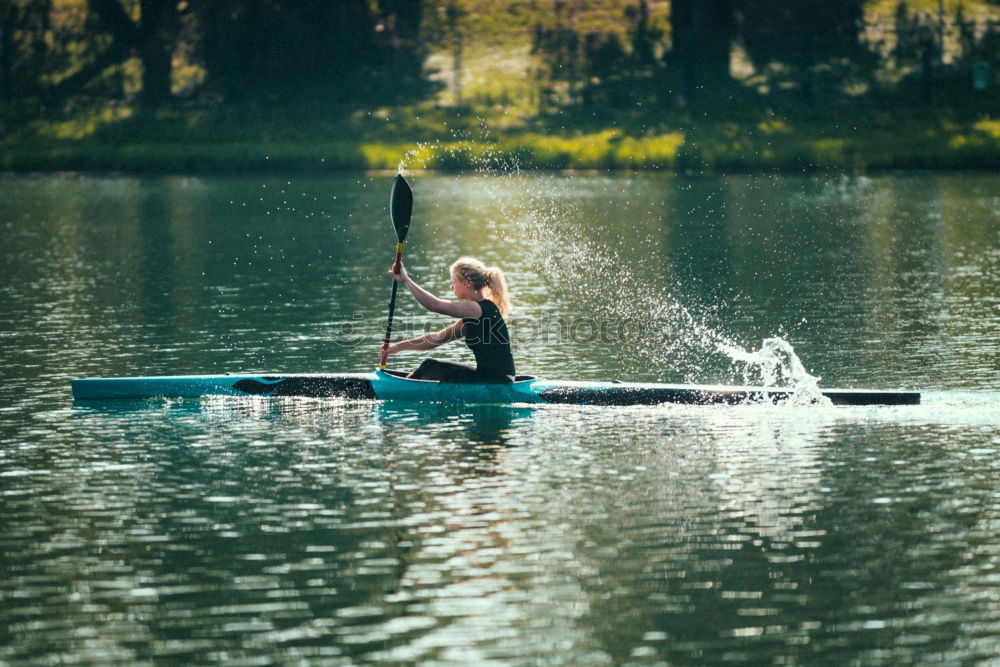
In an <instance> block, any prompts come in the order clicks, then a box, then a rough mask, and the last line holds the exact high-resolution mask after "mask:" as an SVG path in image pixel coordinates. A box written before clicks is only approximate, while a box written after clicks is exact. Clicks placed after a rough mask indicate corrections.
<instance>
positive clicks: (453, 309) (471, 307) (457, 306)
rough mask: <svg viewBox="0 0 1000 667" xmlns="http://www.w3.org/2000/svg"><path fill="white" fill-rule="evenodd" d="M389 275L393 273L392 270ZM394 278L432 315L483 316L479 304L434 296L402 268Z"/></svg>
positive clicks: (394, 274) (393, 275) (393, 274)
mask: <svg viewBox="0 0 1000 667" xmlns="http://www.w3.org/2000/svg"><path fill="white" fill-rule="evenodd" d="M389 273H392V270H391V269H390V270H389ZM392 277H393V278H395V279H396V280H397V281H398V282H401V283H403V284H404V285H406V289H408V290H410V294H412V295H413V298H414V299H416V300H417V303H419V304H420V305H421V306H423V307H424V308H426V309H427V310H429V311H431V312H432V313H440V314H441V315H448V316H450V317H475V318H477V319H478V318H480V317H482V316H483V309H482V308H480V307H479V304H478V303H474V302H472V301H448V300H447V299H441V298H439V297H436V296H434V295H433V294H431V293H430V292H428V291H427V290H425V289H424V288H423V287H421V286H420V285H418V284H417V283H416V282H414V281H413V278H410V276H409V274H407V273H406V269H405V268H404V267H402V266H400V269H399V273H398V274H397V273H392Z"/></svg>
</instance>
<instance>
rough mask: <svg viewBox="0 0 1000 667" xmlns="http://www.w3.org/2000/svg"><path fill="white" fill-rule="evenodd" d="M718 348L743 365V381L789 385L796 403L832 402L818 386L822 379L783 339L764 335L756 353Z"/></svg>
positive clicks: (732, 348)
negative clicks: (811, 371) (806, 365)
mask: <svg viewBox="0 0 1000 667" xmlns="http://www.w3.org/2000/svg"><path fill="white" fill-rule="evenodd" d="M719 351H720V352H723V353H725V354H727V355H729V357H730V358H731V359H732V360H733V362H734V363H735V364H737V365H742V367H743V383H744V384H747V385H756V384H761V385H763V386H765V387H789V388H791V389H792V390H794V394H793V395H792V398H791V399H790V400H791V403H793V404H795V405H816V404H822V405H832V403H831V402H830V399H828V398H827V397H826V396H824V395H823V392H822V391H821V390H820V388H819V381H820V379H821V378H819V377H817V376H815V375H811V374H810V373H809V371H807V370H806V368H805V366H804V365H803V364H802V361H801V360H800V359H799V356H798V355H797V354H796V353H795V349H794V348H793V347H792V344H791V343H789V342H788V341H787V340H785V339H784V338H781V337H779V336H774V337H772V338H765V339H764V342H763V344H761V346H760V349H759V350H757V351H755V352H750V351H747V350H744V349H743V348H741V347H738V346H728V345H722V346H720V348H719Z"/></svg>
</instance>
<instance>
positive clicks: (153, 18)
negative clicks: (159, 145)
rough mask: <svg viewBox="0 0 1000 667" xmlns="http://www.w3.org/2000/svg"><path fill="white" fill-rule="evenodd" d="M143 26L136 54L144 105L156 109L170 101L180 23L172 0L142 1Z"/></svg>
mask: <svg viewBox="0 0 1000 667" xmlns="http://www.w3.org/2000/svg"><path fill="white" fill-rule="evenodd" d="M139 6H140V11H141V12H142V18H141V21H142V26H141V28H140V31H139V32H140V40H139V49H138V55H139V59H140V60H141V61H142V94H141V98H140V99H141V102H142V104H143V106H147V107H156V106H159V105H161V104H163V103H164V102H166V101H167V100H169V99H170V83H171V80H170V75H171V72H172V69H173V57H174V46H175V45H176V42H177V31H178V30H179V28H180V23H179V20H178V16H177V9H176V7H177V3H176V2H175V1H172V0H141V1H140V3H139Z"/></svg>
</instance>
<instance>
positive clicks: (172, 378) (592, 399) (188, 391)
mask: <svg viewBox="0 0 1000 667" xmlns="http://www.w3.org/2000/svg"><path fill="white" fill-rule="evenodd" d="M71 384H72V388H73V398H74V399H75V400H78V401H88V400H103V399H114V398H117V399H147V398H199V397H202V396H265V397H267V396H306V397H318V398H334V397H336V398H348V399H362V400H364V399H367V400H382V401H423V402H434V403H566V404H576V405H657V404H661V403H682V404H689V405H712V404H728V405H736V404H741V403H763V402H767V403H778V402H781V401H784V400H787V399H790V398H792V397H793V396H794V393H795V392H794V390H792V389H787V388H782V387H741V386H727V385H674V384H659V383H637V382H589V381H578V382H573V381H566V380H543V379H539V378H536V377H534V376H530V375H519V376H517V378H515V380H514V381H513V382H508V383H503V384H500V383H460V382H437V381H432V380H414V379H411V378H408V377H406V373H405V372H402V371H395V370H385V369H379V370H376V371H373V372H370V373H338V374H290V375H283V374H259V375H250V374H242V375H241V374H228V373H227V374H224V375H166V376H152V377H117V378H79V379H73V380H72V381H71ZM821 391H822V393H823V395H824V396H826V397H827V398H829V399H830V401H831V402H832V403H833V404H834V405H917V404H919V403H920V393H919V392H915V391H897V390H873V389H823V390H821Z"/></svg>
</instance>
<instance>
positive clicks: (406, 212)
mask: <svg viewBox="0 0 1000 667" xmlns="http://www.w3.org/2000/svg"><path fill="white" fill-rule="evenodd" d="M412 212H413V190H411V189H410V184H409V183H407V182H406V179H405V178H403V175H402V174H396V179H395V180H394V181H393V182H392V194H391V195H389V218H390V219H391V220H392V228H393V230H395V232H396V262H395V263H394V264H393V265H392V272H393V273H399V269H400V266H401V264H402V261H403V240H404V239H405V238H406V232H408V231H410V214H411V213H412ZM397 287H399V283H398V282H396V280H395V279H393V281H392V296H391V297H389V319H388V321H387V322H386V325H385V340H383V341H382V354H381V356H380V358H379V362H378V367H379V368H385V362H386V360H387V359H388V358H389V341H390V340H391V339H392V313H393V311H395V310H396V288H397Z"/></svg>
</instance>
